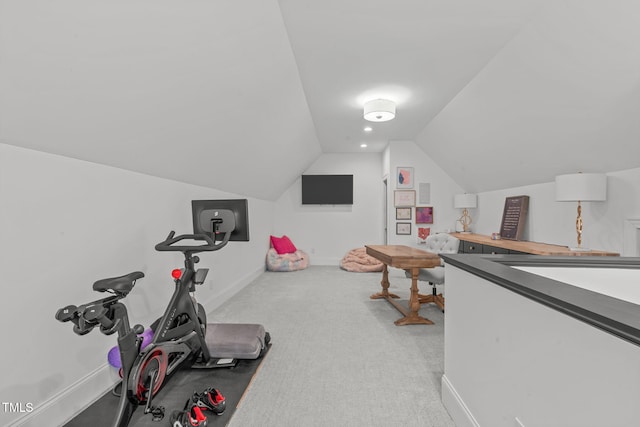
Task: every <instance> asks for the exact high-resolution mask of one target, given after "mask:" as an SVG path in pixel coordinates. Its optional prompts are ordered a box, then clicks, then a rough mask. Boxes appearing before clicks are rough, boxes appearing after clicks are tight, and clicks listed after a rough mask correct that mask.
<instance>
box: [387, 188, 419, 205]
mask: <svg viewBox="0 0 640 427" xmlns="http://www.w3.org/2000/svg"><path fill="white" fill-rule="evenodd" d="M393 205H394V206H395V207H397V208H400V207H413V206H415V205H416V190H395V191H394V192H393Z"/></svg>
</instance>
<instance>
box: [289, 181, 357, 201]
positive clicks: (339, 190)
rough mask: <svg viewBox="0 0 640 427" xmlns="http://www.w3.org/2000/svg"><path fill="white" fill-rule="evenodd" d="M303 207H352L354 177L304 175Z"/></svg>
mask: <svg viewBox="0 0 640 427" xmlns="http://www.w3.org/2000/svg"><path fill="white" fill-rule="evenodd" d="M302 204H303V205H352V204H353V175H302Z"/></svg>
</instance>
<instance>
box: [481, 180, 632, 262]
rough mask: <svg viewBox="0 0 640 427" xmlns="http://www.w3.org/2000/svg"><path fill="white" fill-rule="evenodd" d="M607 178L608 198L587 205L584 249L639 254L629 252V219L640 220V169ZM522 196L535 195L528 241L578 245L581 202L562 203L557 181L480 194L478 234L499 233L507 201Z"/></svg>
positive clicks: (583, 236)
mask: <svg viewBox="0 0 640 427" xmlns="http://www.w3.org/2000/svg"><path fill="white" fill-rule="evenodd" d="M607 175H608V180H607V200H606V201H605V202H583V203H582V217H583V222H584V230H583V234H582V242H583V246H585V247H589V248H592V249H600V250H606V251H613V252H618V253H621V254H623V255H630V256H634V255H636V254H634V253H629V254H625V253H624V251H623V242H624V232H623V231H624V223H625V220H627V219H629V218H636V219H638V218H640V168H637V169H630V170H626V171H619V172H610V173H608V174H607ZM519 195H528V196H529V213H528V215H527V222H526V227H525V232H524V236H523V240H530V241H536V242H545V243H554V244H559V245H566V246H575V245H576V243H577V242H576V228H575V221H576V215H577V212H576V208H577V203H570V202H556V200H555V183H554V182H550V183H544V184H536V185H529V186H524V187H516V188H509V189H506V190H500V191H492V192H487V193H480V194H479V195H478V208H477V209H473V210H471V215H472V216H473V219H474V224H475V226H474V228H473V230H474V232H477V233H481V234H491V233H492V232H499V231H500V222H501V220H502V211H503V209H504V201H505V197H509V196H519Z"/></svg>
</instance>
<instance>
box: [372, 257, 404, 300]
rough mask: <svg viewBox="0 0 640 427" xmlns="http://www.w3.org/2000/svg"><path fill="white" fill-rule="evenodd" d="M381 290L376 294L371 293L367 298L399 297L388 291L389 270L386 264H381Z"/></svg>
mask: <svg viewBox="0 0 640 427" xmlns="http://www.w3.org/2000/svg"><path fill="white" fill-rule="evenodd" d="M380 284H381V285H382V292H378V293H377V294H373V295H371V296H370V297H369V298H371V299H381V298H384V299H387V298H400V297H399V296H398V295H396V294H391V293H389V270H388V269H387V264H382V282H380Z"/></svg>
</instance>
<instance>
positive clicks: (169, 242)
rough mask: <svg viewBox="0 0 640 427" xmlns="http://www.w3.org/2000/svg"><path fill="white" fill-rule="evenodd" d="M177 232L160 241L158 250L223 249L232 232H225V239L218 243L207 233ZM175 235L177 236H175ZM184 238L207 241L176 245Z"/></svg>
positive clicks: (184, 251)
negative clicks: (197, 243)
mask: <svg viewBox="0 0 640 427" xmlns="http://www.w3.org/2000/svg"><path fill="white" fill-rule="evenodd" d="M175 234H176V232H175V231H171V232H170V233H169V235H168V236H167V238H166V239H165V240H164V241H162V242H160V243H158V244H157V245H156V246H155V248H156V251H174V252H183V253H185V254H186V253H192V254H193V253H198V252H209V251H217V250H218V249H222V247H223V246H225V245H226V244H227V243H229V237H230V235H231V233H225V235H224V238H223V240H221V241H220V242H219V243H216V242H215V241H214V240H213V239H212V238H211V237H209V236H207V235H206V234H181V235H179V236H175ZM174 236H175V237H174ZM182 240H203V241H205V244H204V245H197V246H196V245H175V243H178V242H180V241H182Z"/></svg>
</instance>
